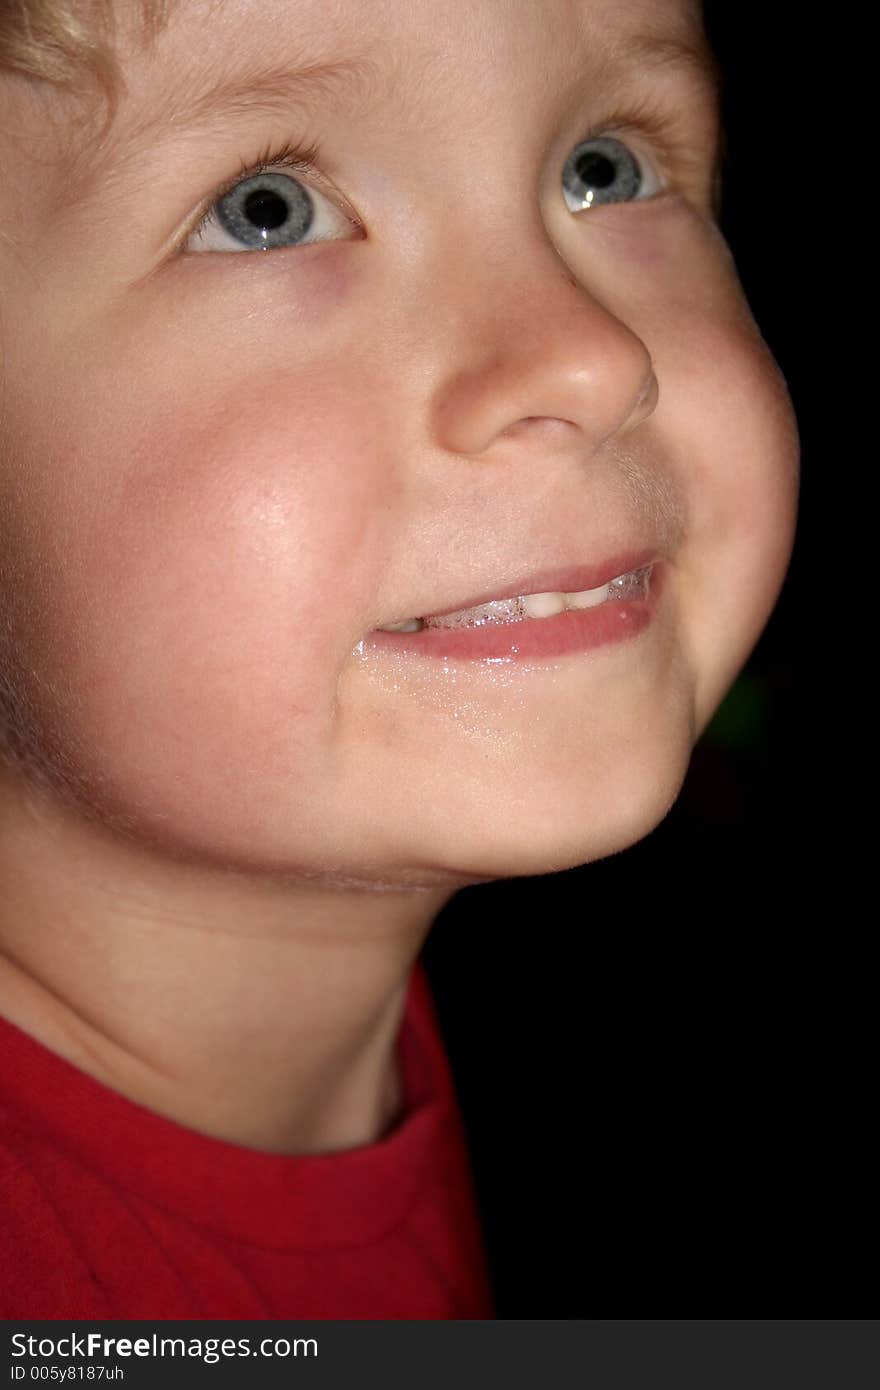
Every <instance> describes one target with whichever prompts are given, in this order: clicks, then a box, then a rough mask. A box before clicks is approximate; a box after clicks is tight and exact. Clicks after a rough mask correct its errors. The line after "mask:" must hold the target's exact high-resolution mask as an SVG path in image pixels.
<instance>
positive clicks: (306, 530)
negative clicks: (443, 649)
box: [0, 0, 797, 884]
mask: <svg viewBox="0 0 880 1390" xmlns="http://www.w3.org/2000/svg"><path fill="white" fill-rule="evenodd" d="M132 8H134V7H132ZM698 25H699V15H698V10H697V8H696V7H695V6H694V5H692V4H691V3H689V0H582V2H581V3H577V2H576V0H541V3H540V4H535V3H528V0H480V3H478V4H476V5H474V4H473V0H436V3H434V4H432V5H430V6H425V5H415V6H414V5H412V4H411V3H410V0H369V3H367V0H356V2H355V3H348V4H346V5H344V6H333V7H330V8H329V9H328V7H327V5H326V4H325V3H324V0H296V4H295V5H291V4H290V3H289V0H237V3H236V4H235V5H229V6H224V7H220V6H216V5H211V4H202V3H198V0H191V2H190V0H186V3H183V4H181V5H179V6H178V7H177V9H176V11H175V12H174V14H173V15H172V20H171V23H170V24H169V26H168V28H167V30H166V31H165V32H164V33H163V34H162V36H161V38H160V40H159V42H158V44H157V46H156V48H155V51H154V52H153V54H152V55H150V56H146V55H144V54H143V53H140V52H139V51H138V50H137V49H136V48H135V47H133V46H132V47H131V49H130V52H129V56H128V58H127V59H126V58H124V72H125V76H126V79H127V83H128V88H127V91H126V92H125V94H124V95H123V97H122V100H121V103H120V106H119V110H118V113H117V116H116V119H115V123H114V125H113V127H112V130H111V133H110V135H109V137H107V138H106V139H105V140H104V141H103V142H97V141H96V142H94V143H92V142H90V141H88V140H87V139H86V138H85V135H83V136H82V137H81V141H80V145H81V147H80V148H78V149H77V148H74V149H72V150H69V151H68V150H66V149H65V141H66V140H67V139H68V137H69V136H70V131H71V126H70V124H69V123H66V117H67V108H66V107H65V106H64V103H63V100H62V98H61V97H60V96H58V95H54V94H53V95H52V96H46V95H43V94H38V93H37V92H36V91H30V92H29V91H26V90H25V89H24V86H23V84H21V83H20V82H19V81H18V80H17V79H11V78H8V79H3V80H2V81H0V189H3V192H2V193H0V287H2V301H3V313H2V318H0V351H2V360H3V373H2V387H0V389H2V415H3V437H2V441H0V554H2V556H3V559H2V560H0V605H2V609H3V611H4V614H5V618H6V629H7V631H6V636H5V637H2V638H0V644H4V645H2V646H0V654H3V659H4V661H6V662H7V663H10V662H11V661H12V658H11V656H10V652H14V654H15V656H14V677H15V682H16V684H17V689H18V697H19V704H20V707H21V711H23V712H26V714H25V713H22V717H23V718H26V722H27V726H28V730H29V734H30V737H31V740H32V742H33V745H34V751H35V752H37V753H39V754H40V755H41V756H42V758H43V759H45V760H46V761H47V762H48V763H49V765H50V766H51V767H52V768H53V769H54V770H55V773H56V775H57V776H58V777H62V778H63V779H64V782H65V783H66V784H68V785H70V786H71V787H75V788H76V791H77V795H78V797H79V798H80V799H81V801H82V802H83V803H84V804H87V805H88V806H89V807H90V808H91V809H92V810H93V811H96V812H97V814H99V815H101V816H106V817H108V818H114V819H116V820H120V821H123V822H126V823H128V824H129V825H130V826H131V827H132V828H133V829H134V830H135V832H136V833H137V834H139V835H141V836H143V837H144V838H145V839H146V838H149V839H153V840H156V841H158V842H160V843H162V844H164V845H166V846H167V847H169V848H170V849H172V850H174V851H175V852H183V853H188V854H195V855H196V856H199V857H205V858H206V859H208V860H210V861H217V862H222V863H225V864H228V865H231V866H237V867H239V868H244V869H248V868H256V869H270V868H271V869H277V870H280V871H283V872H285V873H290V874H294V875H297V874H302V875H303V876H305V877H309V878H321V877H325V878H327V879H328V880H330V881H336V882H339V883H346V882H353V881H358V880H363V881H365V882H369V883H372V882H376V883H382V882H385V883H411V884H419V883H424V884H443V883H444V882H449V883H455V882H459V881H467V880H468V879H480V878H489V877H493V876H495V875H501V876H503V875H509V874H519V873H540V872H545V871H548V870H553V869H557V868H564V867H567V866H570V865H573V864H577V863H582V862H586V861H587V860H590V859H593V858H595V857H597V856H600V855H603V854H608V853H611V852H614V851H615V850H618V849H621V848H624V847H625V846H626V845H628V844H631V843H632V842H633V841H635V840H636V839H638V838H639V837H640V836H642V835H643V834H645V833H647V832H648V831H649V830H650V829H651V828H652V827H653V826H654V825H656V824H657V822H658V821H659V820H660V819H661V818H662V816H663V815H664V814H665V812H666V811H667V810H668V808H669V806H670V805H671V804H672V802H673V801H674V799H675V797H676V795H677V793H678V791H679V789H680V786H681V783H682V780H683V777H684V774H685V771H686V768H687V764H688V760H689V756H690V752H691V749H692V746H693V743H694V740H695V738H696V736H697V735H698V734H699V733H700V732H701V731H702V729H703V728H704V727H705V725H706V723H707V721H708V719H709V718H710V716H711V715H712V713H713V712H714V710H715V708H716V707H717V705H718V703H719V701H720V699H721V698H722V697H723V695H724V694H725V692H726V691H727V689H728V688H729V686H730V684H731V682H732V681H733V679H734V677H735V675H736V673H737V672H738V670H739V669H740V668H741V666H742V665H743V663H744V661H745V660H746V658H747V656H748V654H749V652H750V650H751V648H752V647H753V645H754V643H755V641H756V639H757V637H758V636H759V634H760V632H761V630H762V628H763V627H764V625H765V623H766V620H767V618H768V616H769V613H770V611H771V609H772V606H773V604H774V602H775V599H776V597H777V594H778V591H779V588H780V586H781V583H782V580H783V577H784V574H785V570H786V567H787V564H788V560H789V555H790V550H791V544H792V534H793V525H794V513H795V505H796V489H797V443H796V432H795V427H794V422H793V417H792V413H791V408H790V404H789V400H788V396H787V393H786V390H785V387H784V384H783V382H782V380H781V377H780V375H779V373H778V370H777V369H776V367H775V365H774V363H773V361H772V359H771V357H770V356H769V354H768V351H767V349H766V347H765V346H764V343H763V341H762V339H761V336H760V334H759V332H758V330H757V328H756V326H755V324H754V322H753V320H752V318H751V316H750V313H749V310H748V308H747V306H746V303H745V301H744V298H743V294H742V291H741V289H740V286H739V283H738V280H737V277H736V272H735V269H734V266H733V264H732V262H731V258H730V255H729V252H728V250H727V248H726V246H725V243H724V241H723V240H722V238H721V236H720V234H719V232H718V230H717V228H716V226H715V224H714V221H713V209H712V198H713V175H714V172H715V159H716V154H717V149H716V139H717V129H716V111H715V105H714V101H713V98H712V95H711V91H710V87H709V85H708V81H707V79H704V78H701V77H700V74H699V71H698V70H697V69H696V67H695V66H694V65H691V66H690V67H688V66H687V65H686V64H684V63H683V62H682V60H680V59H678V60H676V58H675V54H674V50H673V47H672V45H673V44H674V43H676V42H677V41H679V40H681V41H684V42H688V41H689V42H691V43H696V42H698V41H699V35H698ZM649 41H651V42H653V44H654V45H655V47H654V48H653V50H652V51H651V52H650V53H649V52H648V51H647V49H646V44H647V43H648V42H649ZM123 57H124V55H123ZM337 62H338V63H342V64H343V66H342V67H340V68H339V69H338V70H337V71H336V72H335V73H333V74H329V73H318V72H313V73H312V74H311V75H310V76H309V77H307V78H305V79H302V78H301V79H300V82H299V85H298V86H297V87H294V86H293V85H292V83H291V82H288V81H286V80H285V79H284V77H283V76H282V74H283V71H284V70H285V69H292V68H297V67H301V66H303V65H309V66H311V65H314V64H323V63H337ZM255 71H262V72H263V73H264V75H265V76H266V81H265V84H264V85H263V86H262V87H260V89H259V96H258V97H257V96H255V95H254V92H255V90H256V88H255V87H254V85H253V84H252V83H251V82H250V75H252V74H253V73H254V72H255ZM217 83H221V84H227V83H228V84H231V87H232V89H231V90H229V91H227V93H226V95H225V96H223V95H218V94H215V96H214V98H213V100H209V99H208V98H207V93H208V90H209V89H210V88H211V87H213V86H214V85H215V84H217ZM203 98H204V99H205V101H204V105H203V109H201V112H200V114H198V115H197V114H196V108H197V107H199V106H201V105H202V99H203ZM652 113H653V114H652ZM13 131H14V132H15V135H14V136H13V133H12V132H13ZM72 138H73V139H74V145H76V138H75V137H72ZM609 138H610V139H611V142H612V143H611V144H610V145H609V144H608V143H607V141H608V139H609ZM588 142H593V143H588ZM597 142H598V143H597ZM615 142H616V143H615ZM285 143H291V144H295V145H297V146H309V145H312V144H314V145H316V146H317V153H316V154H315V156H314V164H315V172H314V173H312V172H303V171H302V170H297V169H294V168H291V167H289V166H287V165H284V164H283V163H281V162H280V155H279V151H280V150H281V149H282V148H283V146H284V145H285ZM582 144H587V151H585V152H582V153H587V154H589V153H590V152H592V154H593V161H592V164H591V163H590V161H589V159H587V161H586V163H584V162H583V161H582V162H581V166H580V167H581V169H582V172H583V171H586V172H587V173H588V172H589V171H590V170H591V169H592V171H593V174H594V175H595V177H594V179H593V181H592V183H590V181H589V179H587V180H586V181H585V183H584V188H587V186H588V185H589V187H590V188H591V189H592V190H593V192H594V204H593V206H591V207H588V208H586V209H580V208H579V207H577V206H572V199H573V198H574V197H575V196H576V195H579V188H580V186H579V185H577V186H576V184H575V183H574V182H573V181H572V177H571V173H570V171H569V174H568V175H566V177H565V178H564V177H563V171H564V167H565V165H566V161H567V160H568V158H569V156H570V155H571V154H572V152H573V151H574V150H575V149H576V147H578V146H579V145H582ZM603 155H604V156H605V158H604V159H603V158H602V156H603ZM633 157H634V159H633ZM261 161H268V168H269V169H270V171H274V174H275V176H276V181H274V182H270V183H269V184H268V185H267V184H266V182H265V180H264V181H263V184H262V185H261V187H262V189H263V194H262V196H263V197H264V198H267V199H268V201H267V202H264V203H263V204H262V207H263V209H268V212H264V213H261V212H260V205H259V202H258V203H256V204H255V203H254V201H253V196H251V201H250V202H248V197H249V193H250V195H253V194H254V193H255V191H258V190H257V184H255V183H250V184H244V185H243V186H240V187H238V188H236V189H230V193H231V196H230V197H227V198H225V199H224V202H223V205H222V207H223V212H224V216H225V222H224V220H223V219H222V218H221V216H220V213H219V212H218V211H215V212H213V213H211V212H210V209H211V208H212V205H214V204H215V203H216V200H217V198H218V196H219V194H220V193H221V192H223V191H224V190H225V189H229V188H230V185H231V184H233V183H234V181H235V180H236V178H237V177H238V176H239V175H241V173H242V170H243V169H244V170H245V171H247V170H248V169H250V168H253V167H254V166H256V165H258V164H259V163H260V162H261ZM634 170H635V171H636V176H634V172H633V171H634ZM627 180H629V183H627ZM267 189H268V192H267ZM627 189H628V190H629V191H627ZM279 197H280V201H279ZM285 199H289V203H286V202H285ZM279 209H280V211H279ZM202 214H208V215H209V222H208V224H207V226H206V228H205V229H204V230H203V233H202V235H201V236H196V235H195V227H196V224H197V223H198V222H199V219H200V216H201V215H202ZM259 216H264V217H265V220H266V221H267V222H273V219H274V224H277V223H278V221H279V218H281V219H287V218H288V216H289V218H290V220H289V221H287V220H282V222H281V231H280V232H279V233H278V234H277V236H278V244H277V245H276V246H274V247H273V248H272V249H270V250H264V249H261V248H260V247H259V246H258V245H256V243H255V240H254V238H250V239H249V236H248V228H249V227H250V228H253V227H254V226H255V225H256V222H255V219H256V221H259ZM296 217H300V222H299V224H296ZM309 217H311V218H312V219H313V220H312V222H311V224H309V221H308V219H309ZM295 224H296V225H298V226H299V227H300V230H299V231H296V230H295ZM260 225H262V224H260ZM286 228H294V230H293V231H288V230H286ZM302 228H305V229H306V230H305V231H303V230H302ZM258 239H259V238H258V237H257V240H258ZM268 239H269V240H270V241H271V240H272V235H271V229H270V230H269V235H268ZM252 246H253V247H255V249H250V248H251V247H252ZM234 248H240V249H234ZM652 371H653V373H654V376H655V377H656V385H655V384H654V379H653V377H652ZM631 551H651V552H656V554H657V555H658V556H662V572H663V573H662V584H660V582H659V579H658V592H657V594H656V599H655V606H654V611H653V614H652V617H651V621H650V623H649V624H648V625H647V627H646V628H645V629H644V631H642V632H641V633H640V634H639V635H638V636H637V637H634V638H631V639H630V640H628V641H623V642H617V643H614V644H610V645H604V646H599V647H596V648H594V649H593V650H586V651H581V652H575V653H571V654H568V655H565V656H558V657H553V658H544V659H531V660H522V659H516V658H513V659H511V660H509V661H496V662H487V661H481V660H466V659H453V660H442V659H436V658H430V657H424V656H421V655H419V654H418V649H417V636H418V634H415V635H414V636H413V637H412V638H410V639H408V641H407V639H404V640H403V642H402V648H403V649H402V650H401V651H400V652H396V651H394V650H392V649H390V648H389V647H382V646H380V645H374V639H373V638H372V637H371V635H370V634H371V633H372V632H373V631H374V630H375V629H376V628H377V627H379V626H381V625H386V624H393V623H400V622H402V621H404V620H405V619H408V618H415V617H420V616H423V615H426V614H437V613H442V612H445V611H449V610H451V609H456V608H461V607H464V606H466V605H467V604H468V601H470V602H473V601H474V597H475V596H483V595H488V594H491V593H493V592H494V591H496V590H497V591H501V592H505V593H509V592H510V585H511V583H512V582H513V581H516V580H518V579H520V578H522V576H525V575H532V574H537V573H538V572H539V571H541V570H547V569H552V568H554V567H564V566H573V565H579V564H583V565H590V564H593V563H597V562H601V561H604V560H605V559H606V558H607V557H609V556H615V555H619V554H622V553H625V552H631ZM657 572H658V575H659V572H660V567H658V571H657ZM526 591H527V590H523V592H526ZM532 621H533V622H538V621H542V620H541V619H534V620H532Z"/></svg>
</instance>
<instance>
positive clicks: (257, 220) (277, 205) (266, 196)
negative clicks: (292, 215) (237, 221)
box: [244, 188, 288, 230]
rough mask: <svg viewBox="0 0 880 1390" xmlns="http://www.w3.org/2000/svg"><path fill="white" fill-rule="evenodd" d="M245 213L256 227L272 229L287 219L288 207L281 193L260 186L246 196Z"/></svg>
mask: <svg viewBox="0 0 880 1390" xmlns="http://www.w3.org/2000/svg"><path fill="white" fill-rule="evenodd" d="M244 215H245V217H246V218H247V219H248V221H249V222H253V224H254V226H255V227H265V228H267V229H269V230H271V229H272V228H273V227H280V226H281V224H282V222H286V221H287V215H288V207H287V204H286V203H285V201H284V199H283V198H282V197H281V195H280V194H279V193H274V192H273V191H272V189H270V188H258V189H256V191H255V192H253V193H249V194H248V196H247V197H246V198H245V200H244Z"/></svg>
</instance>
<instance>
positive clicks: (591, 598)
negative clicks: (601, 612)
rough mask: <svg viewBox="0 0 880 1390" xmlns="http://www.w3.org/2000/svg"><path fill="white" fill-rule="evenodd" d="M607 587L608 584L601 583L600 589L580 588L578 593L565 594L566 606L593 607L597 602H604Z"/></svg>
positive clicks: (607, 591) (607, 590)
mask: <svg viewBox="0 0 880 1390" xmlns="http://www.w3.org/2000/svg"><path fill="white" fill-rule="evenodd" d="M609 587H610V586H609V585H608V584H603V585H602V587H601V589H582V590H581V591H580V593H579V594H566V596H565V597H566V600H567V603H568V607H569V608H595V607H596V606H597V605H598V604H600V603H604V602H605V600H606V599H607V597H608V593H609Z"/></svg>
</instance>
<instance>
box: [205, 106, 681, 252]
mask: <svg viewBox="0 0 880 1390" xmlns="http://www.w3.org/2000/svg"><path fill="white" fill-rule="evenodd" d="M681 127H682V116H681V114H680V113H672V112H670V111H669V110H665V109H663V108H662V107H660V106H659V105H656V104H655V103H654V102H653V101H652V100H651V99H650V98H649V97H643V98H641V99H640V100H639V101H636V102H635V103H632V104H630V105H629V106H627V107H621V108H619V109H618V110H616V111H612V113H611V114H610V116H606V117H605V119H604V120H602V121H598V122H596V123H595V124H594V125H593V126H591V127H590V128H589V129H588V130H587V131H586V132H585V133H584V134H583V135H582V136H581V137H580V139H579V140H578V141H577V143H578V144H586V142H587V141H588V140H595V139H597V138H598V137H599V136H601V135H610V134H615V135H627V136H635V137H642V138H644V137H645V136H647V138H648V141H649V142H650V144H651V145H652V147H653V148H654V151H655V153H656V152H658V151H659V154H660V156H661V169H660V171H659V172H661V173H662V174H663V175H664V177H666V176H669V175H670V174H671V173H672V171H673V170H675V169H680V170H683V171H685V172H686V173H694V172H696V170H697V169H698V168H699V166H700V163H701V159H700V156H699V155H698V153H697V151H696V149H695V144H694V140H693V137H692V136H690V137H689V138H684V137H683V135H682V129H681ZM320 159H321V151H320V148H319V146H318V144H317V143H314V144H311V145H298V144H295V143H292V142H290V141H284V142H283V143H282V144H281V145H279V146H272V145H267V146H266V147H265V148H264V149H263V150H262V151H261V153H260V154H259V155H258V157H257V159H256V161H255V162H254V163H249V162H247V161H246V160H242V161H241V165H240V167H239V169H238V171H237V173H235V174H234V175H233V176H232V177H231V178H229V179H227V180H226V181H225V182H224V183H223V184H221V185H220V187H219V188H217V189H215V190H214V191H213V192H212V193H211V195H210V201H209V202H208V203H207V204H206V205H205V206H204V207H203V209H202V211H201V213H200V215H199V216H198V219H197V221H196V222H195V223H194V224H193V225H192V226H191V227H189V228H188V229H187V231H186V233H185V239H188V238H189V237H191V236H193V235H196V234H198V233H199V232H200V231H201V230H202V228H203V227H204V226H205V224H206V223H207V221H208V218H209V217H210V216H211V213H212V212H213V210H214V208H215V206H216V205H217V203H219V202H220V200H221V199H222V198H225V197H226V195H227V193H231V192H232V190H233V188H235V187H236V186H237V185H238V184H239V183H242V182H243V181H244V180H245V179H250V178H256V177H258V176H259V175H260V174H265V173H268V172H269V171H270V170H276V169H289V170H291V172H293V173H296V174H304V175H305V176H306V177H307V178H309V179H311V180H313V181H314V182H315V183H317V184H319V185H321V184H323V183H325V180H324V179H323V178H322V176H321V174H320V172H319V169H318V165H319V163H320ZM664 191H665V190H664ZM655 196H656V195H655Z"/></svg>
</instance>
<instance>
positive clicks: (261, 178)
mask: <svg viewBox="0 0 880 1390" xmlns="http://www.w3.org/2000/svg"><path fill="white" fill-rule="evenodd" d="M217 215H218V217H219V219H220V221H221V223H222V225H223V227H224V229H225V230H226V231H227V232H228V233H229V235H230V236H231V237H234V238H235V240H236V241H239V242H241V243H242V245H244V246H252V247H265V248H267V249H268V248H269V247H272V246H292V245H294V244H295V243H296V242H297V241H299V240H301V239H302V237H303V236H305V234H306V232H307V231H308V230H309V227H310V226H311V225H312V221H313V220H314V216H315V210H314V205H313V203H312V199H311V198H310V196H309V194H308V191H307V190H306V189H305V188H303V186H302V184H301V183H298V182H297V181H296V179H292V178H289V177H288V176H287V175H285V174H255V175H254V176H253V177H252V178H249V179H242V181H241V183H237V184H236V185H235V187H234V188H232V189H230V190H229V192H228V193H227V194H225V196H224V197H222V198H221V199H220V201H219V202H218V203H217Z"/></svg>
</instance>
